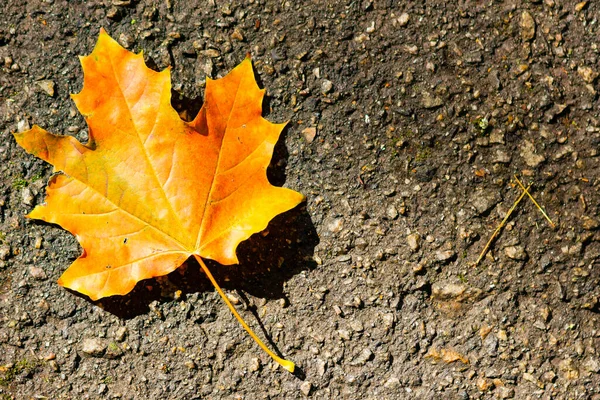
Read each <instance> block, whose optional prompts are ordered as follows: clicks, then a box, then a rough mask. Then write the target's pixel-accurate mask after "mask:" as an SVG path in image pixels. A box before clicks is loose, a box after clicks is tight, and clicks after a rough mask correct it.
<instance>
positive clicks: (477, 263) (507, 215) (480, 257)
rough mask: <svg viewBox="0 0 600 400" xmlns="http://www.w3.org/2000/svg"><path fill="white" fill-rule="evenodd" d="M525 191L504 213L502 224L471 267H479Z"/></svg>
mask: <svg viewBox="0 0 600 400" xmlns="http://www.w3.org/2000/svg"><path fill="white" fill-rule="evenodd" d="M530 187H531V185H529V186H527V189H529V188H530ZM527 189H526V190H524V191H523V193H521V196H519V198H518V199H517V201H515V204H513V205H512V207H511V208H510V210H508V212H507V213H506V216H505V217H504V219H503V220H502V222H501V223H500V225H498V227H497V228H496V230H495V231H494V233H493V234H492V237H491V238H490V240H488V242H487V244H486V245H485V247H484V248H483V251H482V252H481V254H480V255H479V258H478V259H477V261H475V264H474V265H473V266H474V267H476V266H477V265H479V262H481V259H482V258H483V256H485V253H487V251H488V249H489V248H490V245H491V244H492V242H493V241H494V238H496V236H497V235H498V232H500V230H501V229H502V227H503V226H504V224H506V221H507V220H508V217H510V214H512V212H513V211H514V210H515V208H516V207H517V205H518V204H519V202H521V200H522V199H523V197H525V193H527Z"/></svg>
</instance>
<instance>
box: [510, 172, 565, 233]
mask: <svg viewBox="0 0 600 400" xmlns="http://www.w3.org/2000/svg"><path fill="white" fill-rule="evenodd" d="M515 180H516V181H517V183H518V184H519V186H521V189H523V190H524V191H525V193H527V196H529V198H530V199H531V201H533V204H535V206H536V207H537V208H538V210H540V212H541V213H542V215H543V216H544V217H545V218H546V219H547V220H548V222H549V223H550V226H551V227H552V228H554V227H556V225H554V222H552V220H551V219H550V217H549V216H548V214H546V212H545V211H544V210H543V209H542V207H540V205H539V204H538V202H537V201H535V199H534V198H533V196H532V195H531V194H530V193H529V191H528V190H527V189H526V188H525V186H524V185H523V184H522V183H521V181H520V180H519V178H517V176H516V175H515ZM530 186H531V185H530Z"/></svg>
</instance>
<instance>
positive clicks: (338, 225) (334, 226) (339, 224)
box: [327, 218, 344, 233]
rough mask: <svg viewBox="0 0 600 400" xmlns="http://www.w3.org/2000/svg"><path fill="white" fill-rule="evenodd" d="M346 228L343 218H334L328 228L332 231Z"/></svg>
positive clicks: (336, 231)
mask: <svg viewBox="0 0 600 400" xmlns="http://www.w3.org/2000/svg"><path fill="white" fill-rule="evenodd" d="M343 228H344V221H343V220H342V219H341V218H337V219H334V220H333V221H331V222H330V223H329V224H328V225H327V230H328V231H329V232H331V233H338V232H340V231H341V230H342V229H343Z"/></svg>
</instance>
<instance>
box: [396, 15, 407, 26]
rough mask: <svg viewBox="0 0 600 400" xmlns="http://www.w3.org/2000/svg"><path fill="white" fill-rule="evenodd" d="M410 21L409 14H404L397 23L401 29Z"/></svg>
mask: <svg viewBox="0 0 600 400" xmlns="http://www.w3.org/2000/svg"><path fill="white" fill-rule="evenodd" d="M409 20H410V15H408V13H402V14H401V15H400V16H399V17H398V19H397V20H396V21H397V22H398V25H399V26H400V27H405V26H406V25H407V24H408V21H409Z"/></svg>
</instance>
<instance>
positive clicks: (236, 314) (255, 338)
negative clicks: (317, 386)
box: [194, 254, 296, 373]
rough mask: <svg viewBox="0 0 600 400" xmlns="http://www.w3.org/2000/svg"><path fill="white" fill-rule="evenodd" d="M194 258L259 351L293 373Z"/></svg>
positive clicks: (288, 364)
mask: <svg viewBox="0 0 600 400" xmlns="http://www.w3.org/2000/svg"><path fill="white" fill-rule="evenodd" d="M194 257H196V260H197V261H198V263H199V264H200V266H201V267H202V270H203V271H204V273H205V274H206V276H207V277H208V279H209V280H210V282H211V283H212V284H213V286H214V287H215V289H217V292H218V293H219V295H221V298H222V299H223V301H224V302H225V304H227V307H229V310H230V311H231V313H232V314H233V316H234V317H235V318H236V319H237V320H238V322H239V323H240V324H241V325H242V326H243V327H244V329H245V330H246V332H248V334H249V335H250V337H251V338H252V339H254V341H255V342H256V343H257V344H258V345H259V346H260V347H261V349H263V350H264V351H265V352H266V353H267V354H268V355H269V356H271V358H272V359H273V360H275V362H277V363H278V364H279V365H281V366H282V367H283V368H285V369H286V370H288V371H290V372H292V373H293V372H294V368H295V367H296V365H295V364H294V363H293V362H291V361H289V360H284V359H283V358H281V357H278V356H277V355H276V354H275V353H273V352H272V351H271V350H269V348H268V347H267V346H266V345H265V344H264V343H263V342H262V340H260V339H259V338H258V336H256V334H255V333H254V332H253V331H252V329H250V327H249V326H248V324H246V322H245V321H244V320H243V319H242V317H241V316H240V314H238V312H237V310H236V309H235V307H234V306H233V305H232V304H231V302H230V301H229V299H228V298H227V296H226V295H225V293H223V290H222V289H221V287H220V286H219V285H218V284H217V281H216V280H215V278H214V277H213V276H212V274H211V273H210V270H209V269H208V267H207V266H206V264H204V261H202V258H201V257H200V256H197V255H195V254H194Z"/></svg>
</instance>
